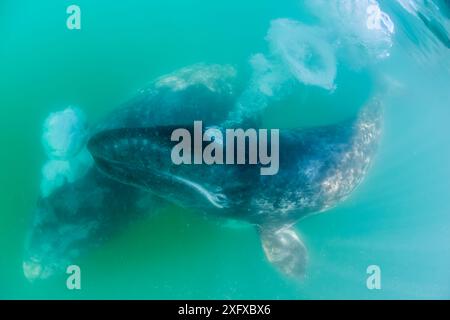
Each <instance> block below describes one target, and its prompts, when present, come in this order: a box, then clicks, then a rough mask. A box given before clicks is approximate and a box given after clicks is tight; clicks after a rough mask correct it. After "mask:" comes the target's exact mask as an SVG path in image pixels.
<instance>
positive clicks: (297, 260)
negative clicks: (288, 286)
mask: <svg viewBox="0 0 450 320" xmlns="http://www.w3.org/2000/svg"><path fill="white" fill-rule="evenodd" d="M259 233H260V237H261V244H262V247H263V249H264V253H265V254H266V257H267V260H269V262H271V263H272V264H273V265H274V266H275V267H276V268H277V269H278V270H279V271H281V272H282V273H283V274H284V275H286V276H288V277H291V278H297V279H302V278H303V277H304V276H305V272H306V266H307V262H308V252H307V250H306V247H305V245H304V243H303V241H302V240H301V239H300V236H299V235H298V233H297V232H296V231H295V230H294V228H293V227H292V226H283V227H281V228H272V227H266V226H263V227H260V228H259Z"/></svg>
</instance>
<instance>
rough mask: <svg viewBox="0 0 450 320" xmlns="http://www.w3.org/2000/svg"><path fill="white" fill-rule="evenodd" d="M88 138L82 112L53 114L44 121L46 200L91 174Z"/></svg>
mask: <svg viewBox="0 0 450 320" xmlns="http://www.w3.org/2000/svg"><path fill="white" fill-rule="evenodd" d="M87 136H88V130H87V125H86V118H85V116H84V114H83V113H82V111H81V110H80V109H78V108H75V107H68V108H66V109H65V110H63V111H59V112H54V113H51V114H50V115H49V116H48V117H47V119H46V120H45V121H44V127H43V135H42V143H43V146H44V150H45V153H46V156H47V158H48V160H47V162H46V163H45V165H44V166H43V168H42V181H41V195H42V196H43V197H47V196H49V195H50V194H51V193H52V192H53V191H54V190H56V189H58V188H59V187H61V186H63V185H64V184H65V183H72V182H74V181H76V180H77V179H79V178H80V177H82V176H83V175H84V174H85V173H86V172H87V170H88V169H89V167H90V166H91V164H92V158H91V156H90V155H89V152H88V151H87V149H86V139H87Z"/></svg>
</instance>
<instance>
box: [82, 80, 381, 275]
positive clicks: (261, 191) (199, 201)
mask: <svg viewBox="0 0 450 320" xmlns="http://www.w3.org/2000/svg"><path fill="white" fill-rule="evenodd" d="M168 101H169V102H170V103H168ZM234 103H235V101H234V100H233V99H232V96H231V95H228V94H227V92H218V91H214V92H213V91H211V90H210V89H209V88H208V87H206V86H203V85H200V84H195V85H192V86H188V87H186V88H184V89H183V90H182V91H175V90H171V89H170V88H165V89H164V90H157V91H151V90H150V91H148V92H143V93H142V94H141V96H140V97H138V98H137V99H135V100H133V101H132V102H131V103H130V104H129V105H128V106H127V107H126V108H125V109H124V110H123V111H122V113H123V114H126V115H128V116H127V117H126V118H127V121H126V125H115V126H113V127H112V128H111V127H110V128H103V129H101V130H99V131H98V132H97V134H96V135H94V136H93V137H92V138H91V139H90V141H89V143H88V149H89V151H90V152H91V154H92V156H93V157H94V159H95V161H96V164H97V166H98V168H99V169H100V170H101V171H102V172H103V173H104V174H105V175H107V176H108V177H110V178H111V179H116V180H117V181H119V182H121V183H124V184H127V185H132V186H136V187H138V188H142V189H144V190H148V191H150V192H151V193H153V194H155V195H157V196H159V197H162V198H164V199H166V200H169V201H171V202H174V203H177V204H178V205H180V206H182V207H186V208H193V209H196V210H198V211H200V212H203V213H204V214H207V215H208V216H212V215H215V216H219V217H223V218H229V219H237V220H244V221H247V222H250V223H252V224H255V225H257V226H258V229H259V231H260V235H261V238H262V244H263V248H264V251H265V253H266V256H267V257H268V259H269V260H270V261H271V262H272V263H274V264H275V265H276V266H277V267H278V268H279V269H280V270H281V271H282V272H284V273H285V274H288V275H291V276H301V275H302V274H304V271H305V265H306V260H307V254H306V249H305V247H304V245H303V243H302V241H301V240H300V238H299V237H298V236H297V235H296V233H295V231H293V230H292V229H291V228H290V226H291V225H292V224H293V223H295V222H296V221H298V220H299V219H301V218H304V217H306V216H307V215H309V214H312V213H318V212H321V211H324V210H327V209H330V208H332V207H334V206H336V205H337V204H338V203H339V202H340V201H342V200H344V199H345V198H346V197H348V196H349V195H350V193H351V192H352V191H353V190H354V189H355V187H356V186H357V185H358V184H359V183H360V182H361V180H362V178H363V177H364V176H365V174H366V172H367V169H368V167H369V165H370V163H371V160H372V158H373V156H374V153H375V150H376V146H377V144H378V140H379V137H380V133H381V129H380V127H381V120H382V115H381V110H380V105H379V103H378V102H377V101H371V102H369V103H368V105H367V106H366V107H364V108H363V109H362V110H361V112H360V114H359V115H358V116H357V117H356V118H355V119H352V120H349V121H346V122H343V123H340V124H337V125H331V126H326V127H319V128H309V129H296V130H281V131H280V170H279V172H278V174H277V175H274V176H261V175H260V168H259V166H257V165H174V164H173V163H172V161H171V157H170V152H171V149H172V147H173V146H174V144H175V143H174V142H171V141H170V135H171V132H172V131H173V130H174V129H175V128H180V127H184V128H187V129H190V130H191V132H192V128H191V126H192V123H193V121H195V120H202V121H203V123H204V127H208V126H214V127H216V128H219V129H220V130H222V131H223V130H225V129H226V128H223V127H221V124H223V123H231V122H232V121H230V119H228V118H227V117H228V115H231V114H232V111H233V107H234V105H235V104H234ZM161 113H162V114H163V116H161ZM122 119H123V116H122ZM248 123H251V124H252V125H256V126H258V123H259V121H258V119H257V117H255V118H254V119H251V121H249V122H246V123H245V124H244V123H242V125H243V126H242V127H244V129H245V128H246V126H247V125H248ZM256 128H258V127H256Z"/></svg>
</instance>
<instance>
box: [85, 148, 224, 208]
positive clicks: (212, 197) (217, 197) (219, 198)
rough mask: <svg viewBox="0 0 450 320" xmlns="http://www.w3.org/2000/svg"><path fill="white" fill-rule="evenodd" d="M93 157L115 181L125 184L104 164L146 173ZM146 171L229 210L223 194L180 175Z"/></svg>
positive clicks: (152, 170) (100, 167)
mask: <svg viewBox="0 0 450 320" xmlns="http://www.w3.org/2000/svg"><path fill="white" fill-rule="evenodd" d="M93 157H94V159H95V161H96V163H97V164H98V166H97V167H98V169H99V170H100V171H101V172H102V173H103V174H105V175H106V176H108V177H110V178H111V179H113V180H116V181H118V182H121V183H124V182H123V181H122V180H121V179H120V178H118V177H116V176H115V175H114V174H110V173H109V172H108V170H107V169H106V168H104V166H103V165H102V164H107V166H108V167H110V166H114V167H116V168H117V167H121V168H123V167H124V166H126V167H127V168H128V169H131V170H133V169H134V170H140V171H144V169H143V168H139V167H137V166H134V165H131V164H127V163H126V162H124V161H120V160H115V159H112V158H110V157H104V156H101V155H98V154H95V155H94V154H93ZM145 171H147V174H150V175H153V176H155V177H156V176H157V177H159V178H162V179H166V180H168V181H172V182H174V183H177V184H179V185H183V186H185V187H188V188H189V189H191V190H194V191H196V192H197V194H199V195H201V196H202V197H203V198H205V199H206V200H207V201H208V202H209V203H211V204H212V205H213V206H214V207H216V208H218V209H224V208H227V207H228V205H227V203H228V198H227V197H226V196H225V195H224V194H221V193H212V192H210V191H208V190H207V189H206V188H205V187H203V186H202V185H201V184H199V183H197V182H194V181H191V180H188V179H185V178H183V177H181V176H178V175H174V174H171V173H168V172H164V171H158V170H154V169H151V168H145ZM125 184H128V185H131V186H134V187H137V188H142V185H140V184H138V183H132V182H126V183H125ZM150 192H152V193H155V192H153V191H151V190H150Z"/></svg>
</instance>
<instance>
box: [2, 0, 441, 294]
mask: <svg viewBox="0 0 450 320" xmlns="http://www.w3.org/2000/svg"><path fill="white" fill-rule="evenodd" d="M379 2H380V6H381V8H382V9H383V10H384V11H385V12H386V13H387V14H389V16H390V18H391V19H392V21H393V23H394V24H395V33H394V34H393V35H392V47H390V48H389V52H390V57H389V58H386V59H382V60H380V61H378V62H375V61H374V60H376V59H375V58H373V56H370V55H369V56H370V57H371V58H370V59H368V60H369V62H367V63H365V64H364V65H363V66H361V67H349V65H350V64H351V63H350V62H349V61H347V60H346V59H345V56H347V57H350V56H352V52H351V50H350V49H349V48H348V46H350V45H349V44H346V43H343V44H342V47H341V49H340V51H339V52H340V53H339V57H338V63H337V76H336V80H335V83H336V85H337V87H336V89H335V90H334V91H331V92H330V91H326V90H323V89H322V88H318V87H314V86H309V85H305V84H302V85H299V86H298V87H296V88H295V89H294V90H293V91H292V92H289V93H286V94H285V95H284V96H283V98H282V99H278V100H276V101H274V102H273V103H271V104H270V105H269V106H268V107H267V109H266V110H264V119H265V122H266V124H267V125H268V126H271V127H280V128H283V127H301V126H315V125H321V124H328V123H334V122H337V121H339V120H342V119H345V118H347V117H349V116H351V115H354V114H355V113H356V112H357V110H358V108H359V107H360V106H361V105H362V104H363V103H364V102H365V101H366V100H367V99H368V98H370V97H372V96H374V95H377V96H381V97H382V98H381V99H382V101H383V104H384V105H385V125H384V133H383V139H382V142H381V145H380V149H379V152H378V154H377V157H376V160H375V163H374V165H373V166H372V168H371V170H370V172H369V174H368V176H367V177H366V179H365V180H364V182H363V184H362V185H361V186H360V187H359V188H358V189H357V190H356V191H355V192H354V193H353V194H352V196H351V197H350V198H349V199H347V200H346V201H345V202H343V203H342V204H340V205H339V206H337V207H336V208H335V209H332V210H330V211H328V212H326V213H323V214H320V215H316V216H313V217H309V218H308V219H305V220H304V221H301V222H299V223H298V224H297V229H298V230H299V231H300V233H301V234H302V237H303V239H304V240H305V243H306V244H307V247H308V250H309V254H310V262H309V266H308V273H307V277H306V278H305V279H304V280H302V281H296V280H291V279H288V278H285V277H283V276H282V275H281V274H279V273H277V271H276V270H275V269H274V268H273V267H272V266H271V265H270V264H269V263H268V262H267V261H266V260H265V257H264V254H263V251H262V250H261V246H260V241H259V239H258V236H257V233H256V232H255V230H254V229H253V228H251V227H243V228H229V227H225V226H223V225H222V224H221V223H218V222H217V221H215V220H212V219H211V220H206V219H203V218H202V217H201V216H199V215H198V214H197V213H196V212H189V211H187V210H185V209H182V208H179V207H176V206H175V205H170V206H169V207H168V208H165V209H164V210H163V212H160V213H158V214H157V215H156V216H150V217H149V218H147V219H144V220H142V221H137V222H135V223H133V224H132V225H131V226H128V227H126V229H125V230H124V231H123V232H121V233H119V234H117V235H116V236H115V237H113V239H111V241H108V242H107V243H105V244H104V245H103V246H101V247H100V248H98V249H96V250H93V251H91V252H90V253H89V254H87V255H84V256H82V257H81V258H80V260H79V261H77V262H76V263H77V264H78V265H79V266H80V267H81V269H82V290H80V291H76V290H75V291H70V290H67V288H66V275H65V274H58V275H55V276H54V277H52V278H50V279H47V280H45V281H42V282H33V283H31V282H29V281H28V280H27V279H26V278H25V277H24V275H23V270H22V261H23V248H24V241H25V237H26V235H27V233H28V230H29V226H30V221H31V219H32V215H33V210H34V208H35V206H36V199H37V197H38V193H39V184H40V170H41V167H42V165H43V163H44V161H45V154H44V151H43V148H42V146H41V131H42V123H43V121H44V119H45V118H46V117H47V115H48V114H49V113H50V112H52V111H55V110H60V109H62V108H65V107H66V106H67V105H76V106H78V107H80V108H81V109H83V110H84V112H85V113H86V115H87V118H88V119H89V121H90V122H92V123H95V122H96V121H98V120H100V119H101V118H102V117H103V116H105V115H106V114H107V113H108V112H109V111H111V110H113V109H114V108H116V107H117V106H118V105H119V104H120V103H121V102H123V101H124V100H126V99H128V98H130V97H131V96H132V95H133V93H134V92H136V90H138V89H139V88H140V87H142V86H143V85H145V84H146V83H148V82H149V81H151V80H152V79H154V78H156V77H158V76H161V75H163V74H167V73H169V72H172V71H174V70H176V69H179V68H181V67H184V66H187V65H191V64H194V63H198V62H207V63H218V64H231V65H233V66H235V67H236V69H237V70H238V71H239V72H240V73H241V74H243V76H242V79H244V80H242V83H243V85H245V83H246V77H247V78H248V73H249V72H250V71H249V69H250V67H249V63H248V61H249V58H250V57H251V56H252V55H253V54H256V53H259V52H263V53H267V52H268V43H267V40H266V39H265V37H266V35H267V33H268V30H269V28H270V22H271V21H272V20H274V19H277V18H290V19H294V20H298V21H303V22H306V23H311V24H314V25H321V26H323V27H330V28H332V29H336V30H339V29H340V26H341V24H343V23H344V22H345V21H343V20H339V19H338V20H333V19H332V18H330V19H325V21H324V20H323V19H320V18H317V17H316V18H314V17H313V15H312V13H311V9H310V7H308V5H307V2H306V1H305V2H301V1H287V0H286V1H281V2H280V1H269V0H267V1H245V2H243V1H234V0H232V1H211V2H205V1H196V0H191V1H179V0H174V1H153V2H151V3H149V2H148V1H143V0H142V1H141V0H134V1H127V2H119V1H117V2H114V3H111V2H110V1H109V2H108V1H103V0H102V1H95V3H94V2H92V1H82V0H77V1H76V4H77V5H79V6H80V8H81V10H82V29H81V30H68V29H67V28H66V18H67V14H66V8H67V7H68V6H69V5H70V4H72V1H70V2H69V1H58V3H56V2H55V1H49V0H48V1H39V2H37V1H26V0H22V1H9V0H3V1H2V2H1V4H0V39H1V41H0V139H1V140H0V142H1V145H2V146H3V147H2V148H1V151H0V181H1V186H2V192H1V193H0V298H4V299H16V298H64V299H66V298H67V299H71V298H130V299H133V298H151V299H164V298H179V299H199V298H204V299H215V298H225V299H229V298H230V299H239V298H249V299H253V298H258V299H259V298H266V299H311V298H320V299H329V298H352V299H355V298H364V299H378V298H381V299H391V298H447V299H448V298H450V271H449V270H450V246H449V243H450V242H449V241H450V204H449V202H448V195H449V191H450V166H449V163H450V127H449V125H448V121H449V120H450V105H449V101H450V90H449V86H450V51H449V49H448V47H446V45H445V35H447V39H448V30H449V29H448V26H449V16H450V15H449V8H448V2H445V1H442V2H440V1H436V4H437V5H438V6H439V7H438V8H440V10H437V11H436V10H435V9H433V10H432V9H430V8H429V7H426V6H423V7H420V6H419V7H420V10H422V11H418V12H423V15H424V16H426V17H428V18H429V20H427V19H425V20H424V19H421V18H420V16H419V15H418V14H417V13H415V14H414V13H411V12H408V11H407V10H406V9H404V8H403V7H402V6H401V5H400V4H399V3H397V2H394V1H384V2H383V1H379ZM404 2H406V1H404ZM415 3H416V2H415ZM417 3H419V4H420V1H417ZM446 3H447V4H446ZM433 8H434V7H433ZM317 10H319V11H320V10H321V9H317ZM327 14H328V13H327V11H325V10H324V11H322V12H321V15H322V16H326V15H327ZM430 17H431V18H430ZM424 21H431V23H428V24H426V23H424ZM351 28H355V26H353V25H352V26H351ZM445 28H447V29H445ZM352 30H354V29H352ZM446 30H447V31H446ZM344 31H345V32H347V33H348V32H349V31H348V30H347V29H345V28H344ZM345 32H344V33H345ZM370 40H371V41H372V40H373V39H370ZM327 41H333V40H329V39H327ZM447 46H448V43H447ZM343 57H344V58H343ZM349 60H353V58H350V59H349ZM374 264H375V265H378V266H380V268H381V270H382V288H381V290H368V289H367V287H366V279H367V276H368V275H367V273H366V268H367V266H369V265H374Z"/></svg>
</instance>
